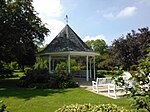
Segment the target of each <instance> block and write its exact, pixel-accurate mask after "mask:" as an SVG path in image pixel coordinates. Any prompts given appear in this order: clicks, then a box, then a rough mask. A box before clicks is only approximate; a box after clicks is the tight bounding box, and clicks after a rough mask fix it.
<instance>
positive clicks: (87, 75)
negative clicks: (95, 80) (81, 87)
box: [86, 56, 89, 81]
mask: <svg viewBox="0 0 150 112" xmlns="http://www.w3.org/2000/svg"><path fill="white" fill-rule="evenodd" d="M88 61H89V60H88V56H86V81H89V70H88Z"/></svg>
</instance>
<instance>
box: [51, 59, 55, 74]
mask: <svg viewBox="0 0 150 112" xmlns="http://www.w3.org/2000/svg"><path fill="white" fill-rule="evenodd" d="M52 66H53V68H52V70H53V72H54V71H55V60H54V59H53V65H52Z"/></svg>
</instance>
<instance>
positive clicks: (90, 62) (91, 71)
mask: <svg viewBox="0 0 150 112" xmlns="http://www.w3.org/2000/svg"><path fill="white" fill-rule="evenodd" d="M91 61H92V60H91V59H90V78H92V70H91Z"/></svg>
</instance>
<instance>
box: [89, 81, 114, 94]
mask: <svg viewBox="0 0 150 112" xmlns="http://www.w3.org/2000/svg"><path fill="white" fill-rule="evenodd" d="M110 83H111V78H97V79H96V81H92V87H93V91H96V92H97V93H98V92H99V89H98V87H100V86H106V89H107V90H108V84H110Z"/></svg>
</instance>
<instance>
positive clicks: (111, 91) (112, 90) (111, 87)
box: [108, 84, 125, 98]
mask: <svg viewBox="0 0 150 112" xmlns="http://www.w3.org/2000/svg"><path fill="white" fill-rule="evenodd" d="M124 89H125V88H124V87H120V86H117V85H116V84H108V96H111V95H112V96H114V97H115V98H117V91H118V90H124Z"/></svg>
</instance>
